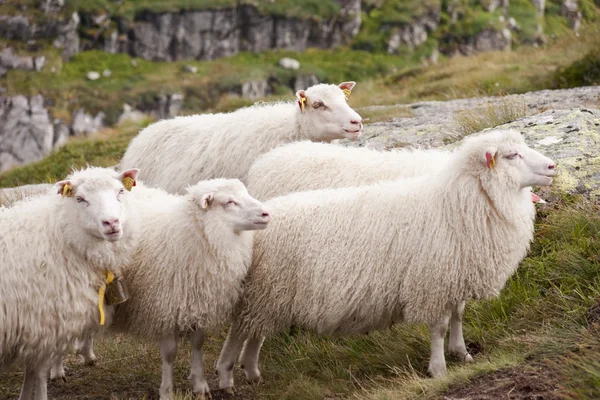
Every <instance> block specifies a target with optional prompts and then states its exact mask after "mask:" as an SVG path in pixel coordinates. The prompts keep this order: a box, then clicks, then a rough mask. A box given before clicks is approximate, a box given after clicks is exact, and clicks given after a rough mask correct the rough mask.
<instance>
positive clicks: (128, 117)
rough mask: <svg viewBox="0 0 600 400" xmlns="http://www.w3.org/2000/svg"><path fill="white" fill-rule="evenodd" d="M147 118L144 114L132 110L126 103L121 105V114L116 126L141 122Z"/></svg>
mask: <svg viewBox="0 0 600 400" xmlns="http://www.w3.org/2000/svg"><path fill="white" fill-rule="evenodd" d="M147 118H149V117H148V116H147V115H146V114H144V113H143V112H141V111H139V110H134V109H133V108H131V106H130V105H129V104H127V103H125V104H123V114H121V115H120V116H119V119H118V121H117V124H119V125H120V124H123V123H125V122H142V121H144V120H145V119H147Z"/></svg>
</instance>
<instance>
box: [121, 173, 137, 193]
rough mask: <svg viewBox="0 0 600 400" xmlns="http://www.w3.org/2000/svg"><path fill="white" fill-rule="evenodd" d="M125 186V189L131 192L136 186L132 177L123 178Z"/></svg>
mask: <svg viewBox="0 0 600 400" xmlns="http://www.w3.org/2000/svg"><path fill="white" fill-rule="evenodd" d="M123 186H125V189H127V190H129V191H130V192H131V188H133V187H134V186H135V180H134V179H133V178H132V177H130V176H126V177H125V178H123Z"/></svg>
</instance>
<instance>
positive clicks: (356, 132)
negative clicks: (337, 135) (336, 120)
mask: <svg viewBox="0 0 600 400" xmlns="http://www.w3.org/2000/svg"><path fill="white" fill-rule="evenodd" d="M360 131H361V130H360V129H356V130H354V131H351V130H348V129H344V132H346V133H352V134H353V135H356V134H360Z"/></svg>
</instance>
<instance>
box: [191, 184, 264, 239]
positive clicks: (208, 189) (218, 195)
mask: <svg viewBox="0 0 600 400" xmlns="http://www.w3.org/2000/svg"><path fill="white" fill-rule="evenodd" d="M188 192H189V193H190V195H191V196H192V199H193V201H194V202H195V203H196V204H197V205H198V206H199V207H200V209H202V210H205V211H206V215H207V218H210V219H220V221H223V222H224V223H225V225H226V226H228V227H229V228H231V229H232V230H233V231H234V232H236V233H238V232H241V231H253V230H261V229H265V228H266V227H267V225H268V224H269V221H271V216H270V214H269V212H268V211H267V209H266V208H265V206H264V205H263V204H262V203H261V202H260V201H258V200H256V199H255V198H253V197H252V196H250V195H249V194H248V191H247V190H246V186H244V184H243V183H242V182H240V181H239V180H237V179H211V180H207V181H201V182H199V183H197V184H196V185H194V186H192V187H190V188H189V189H188Z"/></svg>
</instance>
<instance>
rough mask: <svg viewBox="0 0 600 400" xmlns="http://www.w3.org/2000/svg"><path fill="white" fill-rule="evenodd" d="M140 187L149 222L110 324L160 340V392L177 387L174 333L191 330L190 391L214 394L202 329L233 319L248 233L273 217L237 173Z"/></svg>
mask: <svg viewBox="0 0 600 400" xmlns="http://www.w3.org/2000/svg"><path fill="white" fill-rule="evenodd" d="M138 186H139V189H138V190H137V191H136V200H141V201H140V204H139V206H138V209H139V213H140V216H141V217H142V218H141V219H142V220H143V221H144V223H143V224H142V225H141V228H140V236H141V238H140V243H139V247H138V248H137V249H136V251H135V254H134V256H133V260H132V261H131V263H130V264H129V265H128V266H126V267H125V268H124V270H123V281H124V283H125V285H126V287H127V288H128V291H129V294H130V298H129V300H127V302H125V303H123V304H119V305H117V306H116V308H115V314H114V317H113V325H112V326H111V329H114V330H116V331H119V332H128V333H130V334H133V335H135V336H138V337H140V338H145V339H150V340H158V341H159V343H160V353H161V358H162V382H161V386H160V396H161V398H169V397H170V396H171V394H172V391H173V363H174V360H175V356H176V352H177V340H176V338H177V336H178V335H181V334H186V333H189V332H191V342H192V348H193V351H194V356H193V358H192V368H191V374H190V380H191V382H192V386H193V391H194V393H196V394H198V395H199V396H200V397H203V396H205V395H210V390H209V386H208V383H207V382H206V378H205V376H204V366H203V361H202V358H203V356H202V344H203V341H204V335H205V333H207V332H216V330H217V329H218V328H221V327H222V326H223V325H224V324H225V323H227V322H229V321H230V319H231V315H232V312H233V308H234V305H235V303H236V301H237V299H238V298H239V295H240V292H241V287H242V280H243V279H244V278H245V276H246V273H247V270H248V267H249V266H250V261H251V256H252V243H253V232H251V231H253V230H262V229H265V228H266V227H267V225H268V224H269V221H270V219H271V217H270V215H269V213H268V211H267V210H266V209H265V208H264V206H263V205H262V203H260V202H259V201H257V200H256V199H254V198H253V197H251V196H250V195H249V194H248V192H247V190H246V187H245V186H244V184H243V183H241V182H240V181H239V180H237V179H212V180H208V181H202V182H200V183H197V184H196V185H194V186H192V187H191V188H189V189H188V194H187V195H185V196H182V195H171V194H168V193H166V192H165V191H163V190H162V189H153V188H147V187H144V185H138ZM88 343H89V344H91V340H90V338H88ZM54 368H56V369H58V370H60V368H62V364H61V363H59V364H58V365H56V366H55V367H53V369H54Z"/></svg>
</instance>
